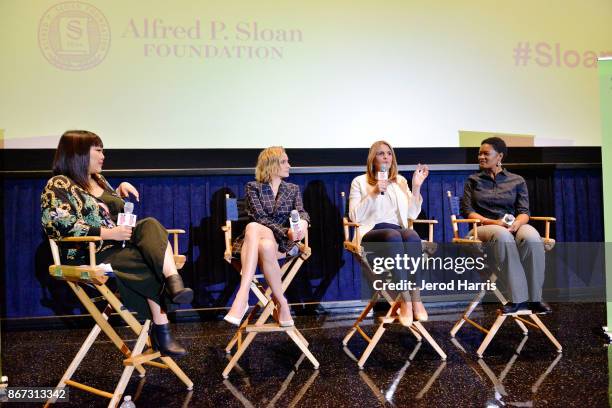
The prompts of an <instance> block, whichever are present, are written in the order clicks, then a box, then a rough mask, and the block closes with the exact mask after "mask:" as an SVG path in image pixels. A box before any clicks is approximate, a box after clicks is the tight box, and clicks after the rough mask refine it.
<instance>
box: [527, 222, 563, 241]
mask: <svg viewBox="0 0 612 408" xmlns="http://www.w3.org/2000/svg"><path fill="white" fill-rule="evenodd" d="M531 220H534V221H544V223H545V225H544V237H543V239H544V242H550V241H551V239H550V223H551V222H555V221H557V219H556V218H555V217H529V221H531ZM553 241H554V240H553Z"/></svg>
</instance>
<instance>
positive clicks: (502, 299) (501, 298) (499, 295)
mask: <svg viewBox="0 0 612 408" xmlns="http://www.w3.org/2000/svg"><path fill="white" fill-rule="evenodd" d="M495 279H497V277H496V278H495ZM493 293H494V294H495V296H497V298H498V299H499V301H500V302H501V304H502V305H505V304H506V303H508V300H507V299H506V297H505V296H504V295H503V294H502V293H501V292H500V290H499V289H495V290H494V291H493ZM512 320H514V321H515V322H516V324H517V326H518V327H519V328H520V329H521V331H522V332H523V334H524V335H525V336H526V335H527V334H529V329H528V328H527V326H525V323H523V322H521V321H520V320H518V319H512Z"/></svg>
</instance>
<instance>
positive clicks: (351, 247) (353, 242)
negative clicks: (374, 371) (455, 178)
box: [340, 192, 446, 369]
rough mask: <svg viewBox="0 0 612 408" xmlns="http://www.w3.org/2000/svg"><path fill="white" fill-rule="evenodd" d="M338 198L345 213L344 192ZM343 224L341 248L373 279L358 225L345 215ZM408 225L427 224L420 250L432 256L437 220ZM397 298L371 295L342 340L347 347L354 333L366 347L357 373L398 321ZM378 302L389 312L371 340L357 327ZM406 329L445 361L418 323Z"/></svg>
mask: <svg viewBox="0 0 612 408" xmlns="http://www.w3.org/2000/svg"><path fill="white" fill-rule="evenodd" d="M340 194H341V200H342V208H343V209H346V208H347V206H346V195H345V194H344V192H342V193H340ZM345 211H346V210H345ZM342 221H343V225H344V248H346V249H347V250H348V251H349V252H351V253H352V254H353V255H354V256H355V257H356V258H357V260H358V261H359V263H360V264H361V266H362V267H364V268H366V270H368V271H369V273H367V272H366V273H365V274H362V276H363V275H366V276H368V278H371V277H373V276H374V272H372V269H371V267H370V264H369V262H368V259H367V257H366V252H365V249H364V248H363V246H361V238H362V237H361V235H360V234H359V224H358V223H356V222H350V221H349V220H348V217H347V216H346V214H345V215H344V217H343V220H342ZM408 221H409V225H410V228H412V227H413V225H414V224H416V223H424V224H428V227H429V236H428V239H427V241H425V242H423V249H424V251H425V253H429V254H431V253H433V252H435V248H436V246H435V243H434V242H433V226H434V224H437V223H438V221H436V220H408ZM351 229H352V230H353V231H352V232H353V234H352V235H353V238H352V239H351V238H350V232H351ZM381 276H383V275H381ZM400 296H401V295H398V296H397V297H396V298H393V297H392V296H391V295H390V294H389V292H388V291H386V290H376V291H374V294H373V295H372V297H371V299H370V301H369V303H368V304H367V305H366V307H365V308H364V309H363V311H362V312H361V314H360V315H359V317H358V318H357V320H356V321H355V323H353V326H352V327H351V329H350V330H349V332H348V333H347V335H346V336H345V337H344V339H343V340H342V345H344V346H347V345H348V342H349V341H350V340H351V338H352V337H353V335H354V334H355V332H357V333H359V334H360V335H361V337H363V338H364V340H365V341H366V342H367V343H368V346H367V347H366V349H365V351H364V352H363V354H362V355H361V358H359V360H358V361H357V365H358V366H359V368H360V369H363V366H364V365H365V363H366V361H367V360H368V358H369V357H370V354H372V351H374V348H376V345H377V344H378V342H379V341H380V339H381V337H382V335H383V334H384V333H385V330H387V328H388V326H389V325H390V324H392V323H397V322H398V321H399V307H400ZM380 298H383V299H384V300H385V301H386V302H387V303H389V305H390V308H389V311H388V312H387V314H386V315H385V316H384V317H381V318H380V324H379V325H378V328H377V329H376V331H375V332H374V335H373V336H372V337H370V336H368V335H367V334H366V332H365V331H364V330H363V329H362V328H361V326H360V325H361V323H362V322H363V320H364V319H365V318H366V316H367V315H368V313H370V310H372V308H374V305H376V303H377V302H378V300H379V299H380ZM408 329H409V330H410V332H411V333H412V334H413V335H414V337H416V339H417V341H421V340H422V339H423V338H425V340H427V342H428V343H429V344H430V345H431V347H433V349H434V350H435V351H436V352H437V353H438V354H439V355H440V357H441V358H442V360H446V353H444V351H443V350H442V348H441V347H440V346H439V345H438V343H436V341H435V340H434V339H433V338H432V337H431V335H430V334H429V332H428V331H427V329H425V327H424V326H423V324H422V323H421V322H419V321H417V320H415V321H413V323H412V325H411V326H410V327H409V328H408Z"/></svg>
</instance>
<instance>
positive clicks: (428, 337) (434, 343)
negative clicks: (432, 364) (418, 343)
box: [412, 321, 446, 360]
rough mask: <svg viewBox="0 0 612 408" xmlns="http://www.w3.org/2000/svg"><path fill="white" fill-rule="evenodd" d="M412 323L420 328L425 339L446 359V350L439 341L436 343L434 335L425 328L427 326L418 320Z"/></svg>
mask: <svg viewBox="0 0 612 408" xmlns="http://www.w3.org/2000/svg"><path fill="white" fill-rule="evenodd" d="M412 324H413V326H415V327H416V328H417V329H418V331H419V333H420V334H421V335H422V336H423V337H424V338H425V340H427V342H428V343H429V345H430V346H431V347H433V349H434V350H436V353H438V354H439V355H440V357H441V358H442V360H446V353H445V352H444V350H442V348H441V347H440V346H439V345H438V343H436V341H435V340H434V339H433V337H431V335H430V334H429V332H428V331H427V330H426V329H425V327H423V325H422V324H421V322H419V321H416V322H414V323H412Z"/></svg>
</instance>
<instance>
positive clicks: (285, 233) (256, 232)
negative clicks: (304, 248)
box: [224, 146, 309, 327]
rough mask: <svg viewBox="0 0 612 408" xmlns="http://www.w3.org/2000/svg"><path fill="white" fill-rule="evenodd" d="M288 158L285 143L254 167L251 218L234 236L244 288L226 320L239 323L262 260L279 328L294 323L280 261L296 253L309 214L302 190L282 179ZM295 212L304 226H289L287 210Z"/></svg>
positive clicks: (248, 196) (249, 205)
mask: <svg viewBox="0 0 612 408" xmlns="http://www.w3.org/2000/svg"><path fill="white" fill-rule="evenodd" d="M290 168H291V165H290V164H289V158H288V157H287V153H286V152H285V149H283V148H282V147H281V146H272V147H268V148H266V149H264V150H262V151H261V153H260V154H259V157H258V159H257V166H256V168H255V180H256V181H251V182H249V183H247V185H246V209H247V213H248V215H249V218H250V220H251V222H250V223H249V224H248V225H247V226H246V229H245V230H244V233H243V234H242V235H241V236H240V237H238V238H236V240H235V241H234V245H233V248H232V252H233V253H234V254H236V255H238V256H239V257H240V261H241V265H242V270H241V277H240V287H239V289H238V292H237V293H236V297H235V299H234V303H233V304H232V307H231V309H230V310H229V312H228V313H227V315H225V317H224V320H225V321H226V322H228V323H231V324H234V325H236V326H238V325H240V322H241V320H242V318H243V317H244V314H245V313H246V311H247V310H248V308H249V303H248V301H249V288H250V286H251V282H252V280H253V275H255V268H256V267H257V265H258V264H259V265H260V267H261V269H262V271H263V273H264V276H265V278H266V281H267V282H268V285H269V286H270V289H271V290H272V298H273V300H274V303H275V304H276V308H277V309H276V310H277V312H278V313H277V316H278V323H279V324H280V326H283V327H287V326H293V319H292V318H291V310H290V308H289V304H288V303H287V299H286V298H285V295H284V294H283V288H282V281H281V278H282V276H281V269H280V265H279V264H278V260H279V259H282V258H285V257H286V256H287V254H290V255H295V254H297V251H298V247H297V241H300V240H301V239H302V238H304V235H305V233H306V229H307V228H308V221H309V218H308V213H306V211H304V206H303V204H302V196H301V194H300V188H299V187H298V186H297V185H295V184H291V183H287V182H286V181H284V180H283V179H284V178H286V177H289V169H290ZM292 210H297V211H298V213H299V214H300V225H299V228H297V229H295V230H294V229H292V228H289V214H290V213H291V211H292Z"/></svg>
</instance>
